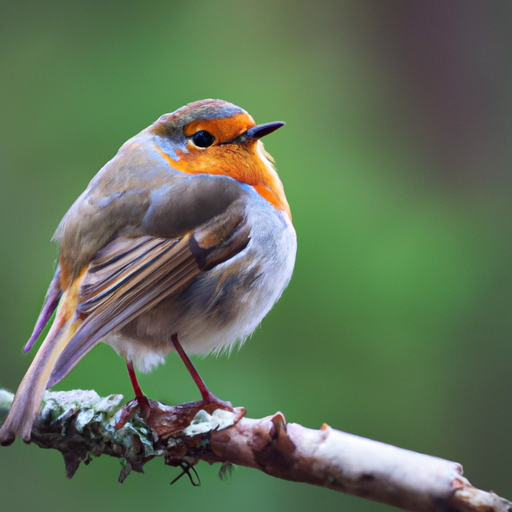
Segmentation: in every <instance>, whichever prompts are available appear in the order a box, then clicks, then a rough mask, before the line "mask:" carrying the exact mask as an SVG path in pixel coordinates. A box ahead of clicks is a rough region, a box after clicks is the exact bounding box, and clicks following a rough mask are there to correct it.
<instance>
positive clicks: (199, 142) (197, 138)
mask: <svg viewBox="0 0 512 512" xmlns="http://www.w3.org/2000/svg"><path fill="white" fill-rule="evenodd" d="M192 142H193V143H194V144H195V145H196V146H197V147H198V148H208V147H210V146H211V145H212V144H213V143H214V142H215V137H214V136H213V135H212V134H211V133H210V132H207V131H205V130H201V131H199V132H196V133H194V135H192Z"/></svg>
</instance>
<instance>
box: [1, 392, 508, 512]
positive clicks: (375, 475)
mask: <svg viewBox="0 0 512 512" xmlns="http://www.w3.org/2000/svg"><path fill="white" fill-rule="evenodd" d="M12 398H13V395H12V394H10V393H8V392H6V391H3V390H0V424H1V423H2V422H3V420H4V419H5V416H6V415H7V411H8V410H9V407H10V403H11V402H12ZM121 400H122V396H121V395H110V396H108V397H105V398H102V397H99V396H98V395H97V394H96V392H94V391H82V390H76V391H69V392H49V391H48V392H46V395H45V400H44V402H43V408H42V410H41V414H40V417H39V419H38V420H37V422H36V423H35V425H34V428H33V431H32V439H31V441H32V442H33V443H35V444H37V445H38V446H40V447H42V448H54V449H57V450H59V451H60V452H61V453H62V454H63V456H64V462H65V465H66V473H67V476H68V478H71V477H72V476H73V474H74V473H75V472H76V470H77V469H78V467H79V465H80V462H84V463H85V464H88V463H89V462H90V461H91V460H92V456H99V455H102V454H106V455H110V456H113V457H117V458H120V459H123V460H124V461H125V466H124V468H123V470H122V471H121V475H120V476H119V481H121V482H122V481H124V479H125V478H126V477H127V476H128V474H129V473H130V472H131V471H132V470H134V471H139V472H142V471H143V467H144V465H145V464H146V463H147V462H148V461H149V460H151V459H153V458H154V457H164V460H165V463H166V464H168V465H170V466H179V467H181V468H182V469H183V470H184V471H185V472H187V473H189V471H190V468H191V467H193V466H194V465H195V464H196V463H197V462H198V461H199V460H204V461H206V462H208V463H210V464H213V463H222V464H224V465H225V466H224V467H226V465H229V464H238V465H241V466H246V467H251V468H254V469H258V470H260V471H263V472H265V473H267V474H269V475H272V476H274V477H277V478H283V479H286V480H292V481H297V482H306V483H309V484H313V485H320V486H323V487H328V488H329V489H333V490H335V491H340V492H344V493H348V494H353V495H355V496H360V497H362V498H366V499H370V500H374V501H379V502H382V503H386V504H388V505H393V506H395V507H398V508H401V509H404V510H410V511H414V512H424V511H425V512H427V511H428V512H430V511H441V510H442V511H444V512H447V511H448V512H457V511H460V512H473V511H474V512H491V511H499V512H505V511H506V512H512V503H511V502H509V501H507V500H505V499H503V498H500V497H499V496H498V495H496V494H494V493H492V492H486V491H482V490H479V489H476V488H475V487H473V486H472V485H471V484H470V483H469V481H468V480H467V479H466V478H464V477H463V476H462V467H461V466H460V464H457V463H455V462H450V461H447V460H444V459H440V458H437V457H431V456H429V455H424V454H420V453H416V452H412V451H409V450H404V449H401V448H397V447H394V446H391V445H386V444H384V443H380V442H377V441H372V440H369V439H365V438H362V437H358V436H355V435H352V434H347V433H344V432H340V431H338V430H334V429H332V428H331V427H329V426H327V425H323V426H322V428H321V429H320V430H312V429H308V428H305V427H303V426H301V425H298V424H296V423H286V420H285V418H284V416H283V415H282V414H281V413H280V412H278V413H276V414H274V415H272V416H268V417H266V418H262V419H249V418H245V417H243V416H244V414H245V409H243V408H235V409H234V411H227V410H223V409H215V410H213V409H212V410H209V409H208V407H207V408H206V410H205V409H204V408H203V407H202V404H201V403H200V402H191V403H188V404H182V405H179V406H174V407H170V406H167V405H165V404H161V403H159V402H154V401H152V400H149V407H148V409H147V410H146V411H145V413H144V418H142V417H141V414H140V413H139V411H138V404H137V402H136V401H131V402H128V403H127V404H126V405H125V406H121V405H120V403H121ZM189 475H190V473H189Z"/></svg>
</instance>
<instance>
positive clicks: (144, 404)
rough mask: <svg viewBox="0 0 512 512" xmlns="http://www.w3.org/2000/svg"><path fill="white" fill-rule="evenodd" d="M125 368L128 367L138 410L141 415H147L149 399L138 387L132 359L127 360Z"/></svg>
mask: <svg viewBox="0 0 512 512" xmlns="http://www.w3.org/2000/svg"><path fill="white" fill-rule="evenodd" d="M126 368H128V375H129V376H130V381H131V383H132V387H133V391H134V392H135V398H136V400H137V402H138V404H139V409H140V412H141V414H142V415H143V417H147V415H148V413H149V401H148V398H147V396H146V395H145V394H144V393H143V392H142V390H141V389H140V386H139V383H138V381H137V376H136V375H135V370H134V368H133V361H130V360H127V361H126Z"/></svg>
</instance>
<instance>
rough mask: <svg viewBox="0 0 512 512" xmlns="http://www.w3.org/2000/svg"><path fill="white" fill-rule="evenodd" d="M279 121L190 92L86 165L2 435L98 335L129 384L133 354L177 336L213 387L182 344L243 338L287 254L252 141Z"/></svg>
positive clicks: (199, 346) (281, 275)
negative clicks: (188, 99)
mask: <svg viewBox="0 0 512 512" xmlns="http://www.w3.org/2000/svg"><path fill="white" fill-rule="evenodd" d="M282 125H283V123H281V122H274V123H268V124H262V125H256V124H255V122H254V121H253V119H252V117H251V116H250V115H249V114H248V113H247V112H245V111H244V110H243V109H241V108H240V107H237V106H235V105H233V104H231V103H227V102H225V101H221V100H203V101H197V102H194V103H191V104H189V105H186V106H184V107H182V108H180V109H179V110H177V111H176V112H174V113H172V114H164V115H163V116H161V117H160V118H159V119H158V120H157V121H156V122H155V123H153V124H152V125H151V126H149V127H148V128H146V129H145V130H143V131H141V132H140V133H139V134H138V135H135V136H134V137H133V138H131V139H130V140H128V141H127V142H126V143H125V144H123V146H122V147H121V148H120V149H119V151H118V153H117V155H116V156H115V157H114V158H113V159H112V160H110V162H108V163H107V164H106V165H105V166H104V167H103V168H102V169H101V170H100V171H99V172H98V174H97V175H96V176H95V177H94V178H93V179H92V181H91V182H90V183H89V186H88V187H87V189H86V190H85V192H83V193H82V195H81V196H80V197H79V198H78V199H77V200H76V201H75V203H74V204H73V205H72V206H71V208H70V209H69V211H68V212H67V213H66V215H65V216H64V218H63V219H62V221H61V223H60V225H59V226H58V228H57V231H56V233H55V235H54V239H55V240H56V241H57V242H58V243H59V244H60V249H59V259H58V265H57V269H56V271H55V275H54V277H53V280H52V281H51V283H50V287H49V289H48V292H47V295H46V299H45V302H44V304H43V308H42V310H41V313H40V315H39V318H38V320H37V323H36V325H35V328H34V332H33V334H32V336H31V337H30V339H29V341H28V343H27V345H26V347H25V351H28V350H30V348H31V347H32V345H33V344H34V342H35V341H36V340H37V338H38V337H39V335H40V334H41V332H42V330H43V328H44V326H45V325H46V324H47V322H48V321H49V319H50V317H51V315H52V314H53V312H54V311H55V309H56V315H55V319H54V321H53V324H52V326H51V328H50V330H49V332H48V335H47V336H46V338H45V340H44V342H43V343H42V345H41V347H40V349H39V351H38V352H37V354H36V357H35V358H34V361H33V362H32V365H31V366H30V368H29V369H28V371H27V373H26V375H25V377H24V378H23V380H22V382H21V384H20V386H19V388H18V391H17V393H16V396H15V398H14V402H13V404H12V407H11V410H10V412H9V415H8V417H7V419H6V420H5V422H4V424H3V426H2V428H1V429H0V443H1V444H9V443H11V442H12V441H13V440H14V438H15V436H16V435H19V436H21V437H22V438H23V439H24V440H25V441H29V440H30V436H31V430H32V425H33V423H34V421H35V419H36V417H37V415H38V412H39V409H40V406H41V401H42V396H43V393H44V390H45V389H46V388H47V387H51V386H53V385H54V384H56V383H57V382H59V381H60V380H61V379H63V378H64V377H65V376H66V375H67V374H68V373H69V372H70V371H71V369H72V368H73V367H74V366H75V365H76V364H77V363H78V362H79V361H80V359H81V358H82V357H83V356H84V355H85V354H86V353H87V352H88V351H89V350H91V348H93V347H94V346H95V345H96V344H97V343H99V342H100V341H103V342H105V343H108V344H109V345H111V346H112V347H113V348H114V350H116V352H117V353H118V354H119V355H121V356H122V357H124V358H125V359H126V362H127V366H128V370H129V374H130V377H131V379H132V384H133V387H134V390H135V394H136V397H137V398H140V397H143V395H142V392H141V390H140V388H139V386H138V384H137V381H136V377H135V373H134V369H133V367H134V365H135V367H137V368H138V369H139V370H140V371H143V372H148V371H150V370H151V369H153V368H154V367H155V366H157V365H158V364H160V363H162V362H163V361H164V357H165V356H166V355H167V354H168V353H169V352H171V351H172V350H176V351H177V352H178V354H179V355H180V357H181V358H182V359H183V360H184V362H185V364H187V368H188V369H189V371H190V372H191V374H192V376H193V378H194V380H195V381H196V384H197V385H198V387H199V389H200V391H201V395H202V398H203V401H204V402H205V403H207V402H210V401H215V400H218V399H216V398H215V397H214V396H213V395H212V394H211V393H210V392H209V390H208V388H207V387H206V386H205V385H204V383H203V382H202V380H201V379H200V377H199V375H197V372H195V370H194V368H193V366H192V364H191V363H190V361H189V360H188V357H187V356H186V353H185V351H186V352H188V353H195V354H206V353H209V352H219V351H222V350H229V349H230V348H232V347H233V345H234V344H236V342H237V340H239V341H240V342H243V341H244V340H245V338H247V336H249V335H250V334H251V333H252V331H253V330H254V329H255V328H256V327H257V325H258V324H259V323H260V321H261V320H262V319H263V317H264V316H265V315H266V314H267V313H268V311H269V310H270V309H271V307H272V306H273V305H274V303H275V302H276V301H277V300H278V299H279V297H280V295H281V293H282V292H283V290H284V289H285V287H286V285H287V284H288V282H289V280H290V278H291V275H292V271H293V266H294V263H295V253H296V247H297V242H296V236H295V230H294V228H293V225H292V221H291V215H290V208H289V206H288V202H287V201H286V197H285V194H284V190H283V185H282V183H281V181H280V180H279V177H278V175H277V173H276V171H275V170H274V168H273V165H272V164H273V159H272V157H271V156H270V155H269V154H268V153H267V152H266V151H265V149H264V148H263V144H262V142H261V141H260V139H261V138H262V137H263V136H265V135H268V134H270V133H272V132H273V131H275V130H277V129H278V128H280V127H281V126H282ZM182 347H183V348H182ZM184 350H185V351H184ZM219 402H220V401H219ZM221 403H224V402H221Z"/></svg>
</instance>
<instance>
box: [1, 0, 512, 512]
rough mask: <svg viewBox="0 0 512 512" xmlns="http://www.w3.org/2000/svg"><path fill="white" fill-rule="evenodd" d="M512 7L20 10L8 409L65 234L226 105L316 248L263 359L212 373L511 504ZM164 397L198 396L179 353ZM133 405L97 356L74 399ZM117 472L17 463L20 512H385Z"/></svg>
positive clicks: (93, 6) (14, 500) (298, 492)
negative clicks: (404, 452)
mask: <svg viewBox="0 0 512 512" xmlns="http://www.w3.org/2000/svg"><path fill="white" fill-rule="evenodd" d="M511 22H512V3H510V2H508V1H506V2H494V1H488V2H476V1H457V2H455V1H447V0H439V1H431V2H410V1H386V2H382V1H379V0H374V1H370V0H362V1H361V0H358V1H353V2H348V1H347V2H345V1H332V2H328V1H322V0H317V1H315V2H305V1H296V2H291V1H275V0H269V1H260V2H256V1H252V2H245V1H240V0H237V1H235V0H233V1H224V2H213V1H188V2H185V1H172V0H166V1H155V2H150V1H149V2H133V1H129V0H128V1H123V2H114V1H112V2H107V1H103V2H100V1H90V2H86V1H82V2H78V1H61V2H56V1H46V2H35V1H32V2H31V1H27V2H22V1H21V2H13V1H11V2H5V1H4V2H2V3H1V4H0V88H1V94H0V141H1V142H0V143H1V146H0V234H1V240H2V248H1V250H0V305H1V307H0V326H1V331H2V335H1V356H0V386H4V387H7V388H10V389H12V390H15V389H16V387H17V385H18V383H19V382H20V380H21V378H22V376H23V374H24V372H25V371H26V369H27V368H28V365H29V363H30V361H31V358H32V357H33V355H28V356H26V355H23V354H22V351H21V349H22V347H23V345H24V343H25V341H26V339H27V338H28V336H29V334H30V332H31V329H32V326H33V323H34V321H35V319H36V317H37V314H38V312H39V307H40V304H41V303H42V299H43V297H44V293H45V291H46V286H47V284H48V283H49V281H50V278H51V276H52V272H53V265H54V261H55V258H56V255H57V248H56V246H55V244H52V243H51V242H50V238H51V236H52V234H53V231H54V229H55V227H56V226H57V224H58V222H59V220H60V218H61V217H62V216H63V214H64V213H65V212H66V210H67V208H68V207H69V206H70V205H71V203H72V202H73V201H74V199H75V198H76V197H77V196H78V195H79V194H80V193H81V192H82V190H83V189H84V188H85V186H86V185H87V183H88V181H89V180H90V179H91V178H92V177H93V176H94V174H95V173H96V172H97V170H98V169H99V168H100V167H101V166H102V165H103V164H104V163H105V162H106V161H107V160H108V159H109V158H111V157H112V156H113V155H114V153H115V152H116V150H117V148H118V147H119V146H120V145H121V144H122V143H123V142H124V141H125V140H126V139H128V138H129V137H130V136H132V135H133V134H135V133H137V132H138V131H140V130H141V129H142V128H144V127H145V126H147V125H148V124H150V123H151V122H153V121H154V120H155V119H156V118H157V117H158V116H159V115H160V114H162V113H164V112H171V111H173V110H175V109H177V108H178V107H180V106H182V105H183V104H185V103H188V102H191V101H194V100H197V99H202V98H208V97H213V98H222V99H225V100H228V101H231V102H233V103H235V104H238V105H240V106H242V107H243V108H245V109H246V110H248V111H249V112H250V113H251V115H252V116H253V117H254V118H255V120H256V122H259V123H264V122H269V121H275V120H284V121H286V123H287V124H286V127H285V128H284V129H282V130H280V131H279V132H276V133H275V134H273V135H272V136H270V137H269V138H268V139H266V148H267V150H268V151H269V152H270V153H271V154H272V155H273V156H274V157H275V159H276V162H277V170H278V171H279V173H280V176H281V178H282V180H283V182H284V185H285V189H286V192H287V197H288V200H289V202H290V205H291V208H292V212H293V219H294V224H295V228H296V230H297V234H298V255H297V264H296V268H295V274H294V277H293V279H292V282H291V284H290V286H289V288H288V290H287V291H286V292H285V294H284V295H283V297H282V299H281V301H280V302H279V303H278V304H277V305H276V307H275V308H274V309H273V310H272V312H271V313H270V314H269V315H268V317H267V318H266V319H265V320H264V321H263V324H262V326H261V327H260V328H259V329H258V330H257V331H256V332H255V334H254V335H253V336H252V338H251V339H250V340H248V342H247V343H246V346H245V347H244V348H243V350H241V351H240V352H235V353H233V354H232V355H231V357H229V358H227V357H225V356H223V357H219V358H214V357H207V358H205V359H196V362H197V366H198V368H199V370H200V372H201V374H202V375H203V377H204V378H205V380H206V382H207V383H208V385H209V386H210V388H211V389H212V390H213V391H214V392H215V393H216V394H217V395H218V396H220V397H221V398H224V399H228V400H231V401H232V402H233V403H234V404H235V405H243V406H245V407H246V408H247V410H248V415H249V416H250V417H261V416H266V415H269V414H272V413H274V412H275V411H277V410H281V411H282V412H283V413H284V414H285V416H286V418H287V419H288V421H294V422H298V423H301V424H303V425H305V426H308V427H312V428H318V427H320V425H321V424H322V423H323V422H326V423H328V424H330V425H331V426H333V427H335V428H338V429H341V430H344V431H347V432H352V433H356V434H360V435H362V436H366V437H370V438H373V439H377V440H380V441H384V442H387V443H392V444H396V445H398V446H402V447H405V448H409V449H412V450H416V451H420V452H425V453H429V454H432V455H437V456H441V457H444V458H447V459H451V460H456V461H458V462H460V463H462V464H463V466H464V468H465V474H466V475H467V476H468V478H469V479H470V480H471V482H472V483H473V484H475V485H477V486H480V487H482V488H485V489H493V490H494V491H496V492H498V493H499V494H502V495H504V496H506V497H508V498H512V467H511V464H510V460H511V456H512V428H511V425H512V375H511V371H510V369H511V362H512V343H511V342H510V337H511V334H512V317H511V310H512V266H511V252H512V233H511V229H510V224H511V220H512V208H511V206H512V205H511V200H510V196H511V193H512V175H511V163H512V144H511V142H512V141H511V139H512V99H511V98H512V95H511V94H510V91H511V90H512V64H511V62H512V38H511V35H510V26H511ZM140 382H141V385H142V388H143V389H144V390H145V391H146V392H147V393H148V395H149V396H151V397H152V398H155V399H161V400H165V401H166V402H169V403H176V402H183V401H188V400H191V399H196V398H197V390H196V389H195V388H194V386H193V383H192V382H191V379H190V378H189V377H188V375H187V374H186V371H185V369H184V368H183V365H182V364H181V363H180V362H179V361H178V358H177V357H176V356H174V355H170V356H169V357H168V360H167V364H166V365H165V366H163V367H160V368H159V369H158V370H156V371H155V372H153V373H152V374H150V375H142V376H141V377H140ZM78 387H81V388H85V389H89V388H93V389H95V390H97V391H98V392H99V393H100V394H110V393H123V394H124V395H125V396H127V397H131V393H132V392H131V387H130V383H129V380H128V378H127V375H126V369H125V366H124V363H123V361H122V360H121V359H120V358H119V357H118V356H117V355H116V354H115V353H114V351H113V350H112V349H111V348H110V347H108V346H106V345H101V346H99V347H97V348H95V349H94V350H93V351H92V352H91V353H90V354H89V355H87V356H86V358H85V359H84V360H83V361H82V362H81V363H80V364H79V365H78V366H77V368H76V369H75V370H74V371H73V372H72V373H71V374H70V375H69V376H68V377H67V378H66V379H65V380H64V381H63V382H62V383H61V384H59V386H58V388H57V389H73V388H78ZM120 469H121V467H120V465H119V462H118V461H117V460H114V459H108V458H100V459H98V460H94V461H93V463H92V464H91V465H89V466H87V467H81V468H80V469H79V471H78V473H77V474H76V475H75V477H74V478H73V479H72V480H71V481H68V480H66V478H65V475H64V467H63V463H62V460H61V456H60V454H59V453H57V452H53V451H48V452H46V451H44V450H41V449H38V448H36V447H34V446H26V445H24V444H23V443H22V442H20V441H18V442H16V443H15V444H14V445H13V446H11V447H9V448H5V449H1V450H0V508H1V509H2V510H6V511H7V510H9V511H26V510H36V509H37V510H52V511H55V512H58V511H68V510H71V509H72V510H73V511H74V512H80V511H86V510H87V511H88V510H94V511H97V510H123V511H125V512H130V511H136V510H142V509H150V510H153V511H158V510H165V511H167V510H177V509H181V510H183V509H185V508H186V509H187V510H200V509H205V508H206V507H207V508H208V509H210V510H221V509H222V510H240V509H242V510H245V511H251V510H280V511H292V510H293V511H294V510H308V509H310V510H312V509H321V510H324V511H330V510H333V511H334V510H351V511H353V510H356V511H359V510H361V511H366V510H368V511H369V510H376V511H377V510H385V509H386V507H385V506H383V505H379V504H375V503H371V502H365V501H363V500H360V499H356V498H353V497H348V496H345V495H341V494H338V493H334V492H332V491H329V490H326V489H321V488H314V487H312V486H307V485H303V484H296V483H290V482H283V481H278V480H275V479H272V478H271V477H268V476H266V475H263V474H260V473H258V472H257V471H253V470H249V469H245V468H237V470H236V471H235V473H234V475H233V478H232V480H231V482H230V483H224V482H221V481H219V480H218V479H217V476H216V474H217V471H218V467H209V466H207V465H206V464H204V463H202V464H200V466H199V467H198V471H199V473H200V476H201V479H202V486H201V487H199V488H193V487H192V486H191V485H189V483H188V481H187V479H182V480H180V481H179V483H177V484H176V485H174V486H173V487H169V485H168V484H169V482H170V481H171V480H172V479H173V478H174V477H175V476H176V475H177V470H175V469H172V468H168V467H165V466H164V465H163V462H162V461H161V460H155V461H152V462H151V463H150V464H148V465H147V466H146V474H145V475H140V474H132V475H130V476H129V478H128V479H127V481H126V482H125V483H124V484H123V485H120V484H118V483H117V476H118V472H119V470H120Z"/></svg>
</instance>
